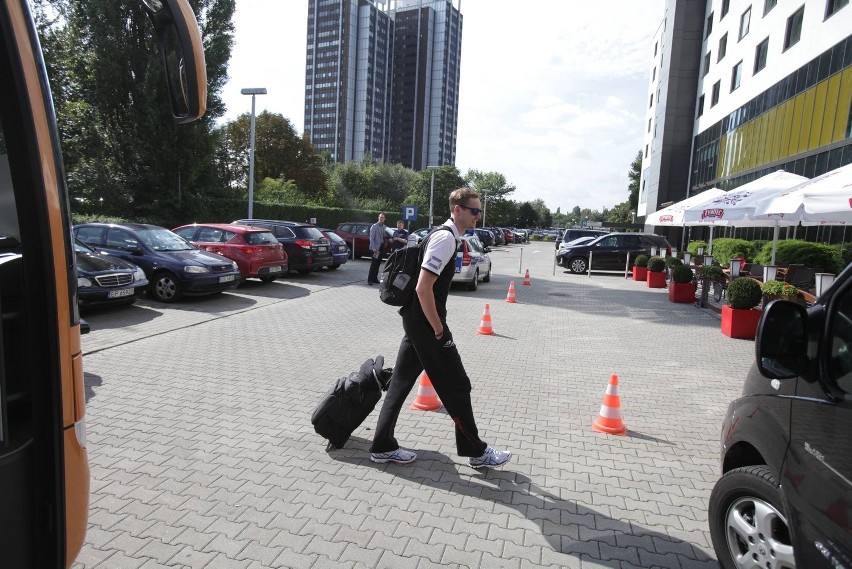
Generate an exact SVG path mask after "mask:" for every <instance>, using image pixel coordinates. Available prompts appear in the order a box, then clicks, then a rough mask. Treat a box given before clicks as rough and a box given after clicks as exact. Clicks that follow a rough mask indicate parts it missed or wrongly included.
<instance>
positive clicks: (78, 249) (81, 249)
mask: <svg viewBox="0 0 852 569" xmlns="http://www.w3.org/2000/svg"><path fill="white" fill-rule="evenodd" d="M74 252H75V253H94V252H95V250H94V249H92V248H91V247H89V246H88V245H86V244H85V243H83V242H82V241H80V240H79V239H75V240H74Z"/></svg>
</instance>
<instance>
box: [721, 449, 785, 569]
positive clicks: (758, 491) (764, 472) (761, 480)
mask: <svg viewBox="0 0 852 569" xmlns="http://www.w3.org/2000/svg"><path fill="white" fill-rule="evenodd" d="M782 511H783V506H782V505H781V495H780V493H779V492H778V486H777V484H776V483H775V478H774V477H773V476H772V472H771V471H770V470H769V468H767V467H766V466H763V465H759V466H744V467H742V468H737V469H735V470H731V471H730V472H728V473H727V474H725V475H724V476H722V478H721V479H719V481H718V482H717V483H716V486H715V487H714V488H713V492H712V493H711V494H710V508H709V520H710V537H711V538H712V540H713V548H714V549H715V550H716V555H717V557H718V558H719V563H720V564H721V565H722V567H723V568H724V569H743V568H745V567H785V568H786V567H790V568H793V569H795V567H796V561H795V558H794V557H793V544H792V541H791V539H790V529H789V527H788V525H787V518H786V517H785V516H784V514H783V513H782Z"/></svg>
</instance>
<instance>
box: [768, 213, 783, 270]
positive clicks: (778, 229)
mask: <svg viewBox="0 0 852 569" xmlns="http://www.w3.org/2000/svg"><path fill="white" fill-rule="evenodd" d="M780 232H781V227H780V226H779V225H778V222H777V221H776V222H775V231H773V232H772V262H770V263H769V264H770V265H774V264H775V249H776V248H777V247H778V234H779V233H780Z"/></svg>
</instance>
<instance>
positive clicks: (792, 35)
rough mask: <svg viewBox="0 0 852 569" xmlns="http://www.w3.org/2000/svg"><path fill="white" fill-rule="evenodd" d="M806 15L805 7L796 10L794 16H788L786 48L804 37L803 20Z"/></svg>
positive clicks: (785, 37) (785, 38)
mask: <svg viewBox="0 0 852 569" xmlns="http://www.w3.org/2000/svg"><path fill="white" fill-rule="evenodd" d="M804 17H805V7H804V6H802V7H801V8H799V9H798V10H796V11H795V12H794V13H793V15H792V16H790V17H789V18H787V31H786V33H785V34H784V49H785V50H787V49H789V48H791V47H793V46H794V45H796V44H797V43H799V40H800V39H802V20H803V19H804Z"/></svg>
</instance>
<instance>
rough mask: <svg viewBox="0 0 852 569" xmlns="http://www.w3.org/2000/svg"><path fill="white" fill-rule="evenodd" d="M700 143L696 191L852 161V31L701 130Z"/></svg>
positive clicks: (694, 174)
mask: <svg viewBox="0 0 852 569" xmlns="http://www.w3.org/2000/svg"><path fill="white" fill-rule="evenodd" d="M714 90H715V87H714ZM693 149H694V150H693V157H692V172H691V176H690V184H689V187H690V193H691V194H692V193H697V192H699V191H701V190H703V189H706V188H708V187H712V186H716V187H719V188H722V189H732V188H735V187H737V186H740V185H742V184H743V183H746V182H749V181H751V180H752V179H756V178H759V177H760V176H763V175H765V174H768V173H769V172H772V171H774V170H778V169H782V168H783V169H784V170H786V171H788V172H793V173H795V174H800V175H802V176H807V177H813V176H818V175H820V174H823V173H825V172H828V171H829V170H832V169H834V168H837V167H839V166H843V165H846V164H849V163H852V36H849V37H847V38H846V39H845V40H844V41H842V42H840V43H838V44H837V45H835V46H834V47H832V48H831V49H829V50H826V51H825V52H824V53H822V54H820V55H819V56H818V57H816V58H814V59H813V60H811V61H810V62H808V63H807V64H806V65H803V66H802V67H801V68H799V69H797V70H796V71H794V72H793V73H791V74H790V75H788V76H787V77H785V78H784V79H782V80H781V81H779V82H778V83H776V84H775V85H773V86H772V87H770V88H769V89H767V90H766V91H764V92H763V93H761V94H760V95H758V96H757V97H754V98H753V99H752V100H750V101H749V102H748V103H746V104H745V105H743V106H742V107H740V108H738V109H736V110H735V111H734V112H732V113H731V114H729V115H728V116H727V117H725V118H723V119H722V120H721V121H719V122H717V123H716V124H714V125H713V126H711V127H709V128H707V129H706V130H704V131H703V132H701V133H700V134H699V135H698V136H696V137H695V139H694V143H693Z"/></svg>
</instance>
